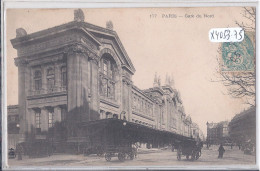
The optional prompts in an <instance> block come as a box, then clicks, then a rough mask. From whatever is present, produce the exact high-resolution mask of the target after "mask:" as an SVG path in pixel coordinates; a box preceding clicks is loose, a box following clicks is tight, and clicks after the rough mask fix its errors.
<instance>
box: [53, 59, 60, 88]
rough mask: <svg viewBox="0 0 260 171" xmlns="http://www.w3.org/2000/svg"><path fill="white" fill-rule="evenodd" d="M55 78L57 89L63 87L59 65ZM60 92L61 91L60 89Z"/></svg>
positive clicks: (55, 71)
mask: <svg viewBox="0 0 260 171" xmlns="http://www.w3.org/2000/svg"><path fill="white" fill-rule="evenodd" d="M54 78H55V87H58V88H60V87H61V67H60V66H59V65H58V63H56V64H55V66H54ZM59 90H60V89H59Z"/></svg>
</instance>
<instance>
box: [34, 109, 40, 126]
mask: <svg viewBox="0 0 260 171" xmlns="http://www.w3.org/2000/svg"><path fill="white" fill-rule="evenodd" d="M35 127H36V128H41V114H40V112H36V113H35Z"/></svg>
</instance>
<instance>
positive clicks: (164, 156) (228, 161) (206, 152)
mask: <svg viewBox="0 0 260 171" xmlns="http://www.w3.org/2000/svg"><path fill="white" fill-rule="evenodd" d="M176 155H177V152H171V151H170V150H158V149H152V150H140V151H139V154H138V156H137V158H135V159H134V160H129V159H127V160H126V161H125V162H120V161H118V158H117V157H114V158H112V160H111V161H110V162H107V161H106V160H105V158H104V157H98V156H96V155H90V156H83V155H58V154H56V155H53V156H50V157H45V158H33V159H29V158H27V157H23V160H19V161H18V160H17V159H10V160H9V164H10V166H52V167H53V166H62V167H64V166H65V167H67V166H68V167H69V166H106V167H109V166H158V165H159V166H187V165H254V164H255V156H254V155H245V154H243V152H242V151H240V150H238V149H237V147H235V148H233V149H232V150H231V149H230V147H226V152H225V154H224V158H223V159H218V158H217V156H218V151H217V148H216V147H215V148H210V149H206V148H204V149H202V156H201V157H200V158H199V159H198V160H196V161H190V160H187V159H186V158H185V156H183V158H182V160H181V161H178V160H177V158H176Z"/></svg>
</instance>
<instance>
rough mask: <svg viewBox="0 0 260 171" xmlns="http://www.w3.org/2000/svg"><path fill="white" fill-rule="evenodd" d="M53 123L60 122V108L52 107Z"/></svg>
mask: <svg viewBox="0 0 260 171" xmlns="http://www.w3.org/2000/svg"><path fill="white" fill-rule="evenodd" d="M53 117H54V118H53V122H54V123H55V122H61V107H60V106H55V107H54V116H53Z"/></svg>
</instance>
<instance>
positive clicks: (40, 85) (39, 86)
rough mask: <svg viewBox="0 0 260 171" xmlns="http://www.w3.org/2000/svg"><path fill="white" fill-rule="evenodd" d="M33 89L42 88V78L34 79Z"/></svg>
mask: <svg viewBox="0 0 260 171" xmlns="http://www.w3.org/2000/svg"><path fill="white" fill-rule="evenodd" d="M34 83H35V90H40V89H41V88H42V80H41V79H39V80H35V82H34Z"/></svg>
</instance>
